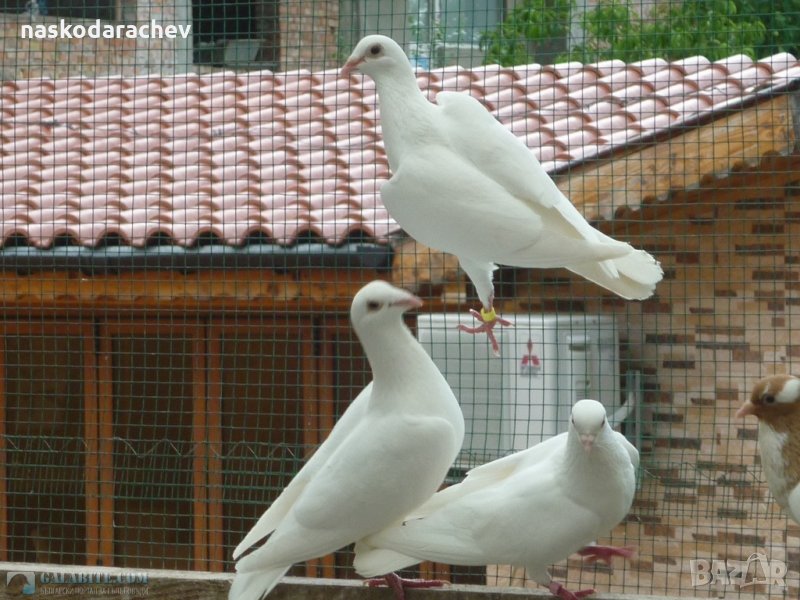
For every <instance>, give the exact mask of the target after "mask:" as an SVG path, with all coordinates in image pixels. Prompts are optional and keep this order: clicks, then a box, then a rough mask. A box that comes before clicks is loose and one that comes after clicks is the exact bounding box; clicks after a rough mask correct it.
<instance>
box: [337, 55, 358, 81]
mask: <svg viewBox="0 0 800 600" xmlns="http://www.w3.org/2000/svg"><path fill="white" fill-rule="evenodd" d="M362 62H364V59H363V58H351V59H350V60H348V61H347V62H346V63H344V66H343V67H342V69H341V70H340V71H339V77H341V78H343V79H350V75H352V74H353V71H355V70H356V69H358V65H360V64H361V63H362Z"/></svg>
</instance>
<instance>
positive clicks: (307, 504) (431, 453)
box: [229, 281, 464, 600]
mask: <svg viewBox="0 0 800 600" xmlns="http://www.w3.org/2000/svg"><path fill="white" fill-rule="evenodd" d="M421 305H422V301H421V300H420V299H419V298H417V297H416V296H414V295H412V294H410V293H409V292H406V291H405V290H401V289H398V288H396V287H393V286H391V285H389V284H388V283H386V282H383V281H375V282H372V283H369V284H367V285H366V286H364V287H363V288H362V289H361V290H360V291H359V292H358V293H357V294H356V295H355V297H354V298H353V303H352V307H351V310H350V317H351V320H352V323H353V328H354V329H355V332H356V334H357V335H358V338H359V340H360V341H361V344H362V346H363V348H364V352H365V354H366V356H367V359H368V360H369V364H370V367H371V368H372V375H373V379H372V382H371V383H370V384H369V385H367V387H365V388H364V390H363V391H362V392H361V393H360V394H359V395H358V396H357V397H356V399H355V400H354V401H353V402H352V403H351V405H350V406H349V407H348V409H347V410H346V411H345V413H344V414H343V415H342V417H341V418H340V419H339V421H338V422H337V423H336V425H335V426H334V428H333V430H332V431H331V433H330V435H329V436H328V438H327V439H326V440H325V442H324V443H323V444H322V445H321V446H320V447H319V448H318V449H317V451H316V452H315V453H314V455H313V456H312V457H311V458H310V459H309V460H308V462H307V463H306V464H305V466H304V467H303V468H302V469H301V470H300V472H298V473H297V475H295V477H294V478H293V479H292V481H291V482H290V483H289V485H288V486H287V487H286V489H284V490H283V492H282V493H281V494H280V496H278V498H277V499H276V500H275V501H274V502H273V503H272V505H271V506H270V507H269V509H268V510H267V511H266V512H265V513H264V514H263V515H262V517H261V518H260V519H259V520H258V522H257V523H256V524H255V526H254V527H253V529H252V530H251V531H250V532H249V533H248V534H247V535H246V536H245V538H244V539H243V540H242V542H241V543H240V544H239V545H238V546H237V547H236V549H235V550H234V552H233V558H234V559H238V562H237V563H236V577H235V578H234V581H233V585H232V586H231V589H230V592H229V598H230V600H259V599H261V598H263V597H264V596H266V595H267V594H268V593H269V592H270V591H271V590H272V589H273V588H274V587H275V585H276V584H277V583H278V581H279V580H280V579H281V577H282V576H283V575H284V574H285V573H286V571H287V570H288V569H289V567H291V566H292V564H294V563H296V562H300V561H304V560H309V559H312V558H316V557H319V556H324V555H326V554H329V553H331V552H334V551H336V550H338V549H339V548H342V547H344V546H346V545H348V544H350V543H352V542H355V541H356V540H358V539H360V538H362V537H364V536H366V535H369V534H371V533H375V532H377V531H380V530H381V529H383V528H384V527H387V526H389V525H390V524H392V523H396V522H398V521H399V520H401V519H402V518H403V517H404V516H405V515H407V514H408V513H409V512H411V511H413V510H414V509H415V508H416V507H418V506H419V505H420V504H422V503H423V502H425V501H426V500H428V499H429V498H430V497H431V496H432V495H433V493H434V492H436V490H437V489H438V488H439V486H440V485H441V484H442V481H443V480H444V477H445V475H446V474H447V471H448V469H449V467H450V465H451V464H452V463H453V460H454V459H455V457H456V455H457V453H458V451H459V450H460V448H461V444H462V441H463V438H464V417H463V415H462V413H461V409H460V407H459V405H458V402H457V400H456V398H455V396H454V395H453V392H452V391H451V389H450V387H449V386H448V384H447V381H445V379H444V377H443V376H442V374H441V373H440V372H439V370H438V369H437V368H436V365H435V364H434V363H433V361H432V360H431V359H430V357H429V356H428V355H427V354H426V352H425V350H424V349H423V348H422V346H420V344H419V343H418V342H417V340H416V339H415V338H414V336H413V335H412V334H411V332H410V331H409V329H408V328H407V327H406V326H405V324H404V323H403V314H404V313H405V312H406V311H408V310H409V309H414V308H418V307H420V306H421ZM264 538H267V540H266V542H265V543H264V544H263V545H261V546H260V547H259V548H257V549H255V550H254V551H252V552H251V553H250V554H247V555H246V556H243V554H244V552H245V551H246V550H248V549H249V548H250V547H251V546H254V545H255V544H257V543H258V542H260V541H261V540H263V539H264ZM396 580H397V578H396V577H395V578H393V581H396ZM397 597H398V598H401V597H402V587H401V588H400V590H399V593H398V595H397Z"/></svg>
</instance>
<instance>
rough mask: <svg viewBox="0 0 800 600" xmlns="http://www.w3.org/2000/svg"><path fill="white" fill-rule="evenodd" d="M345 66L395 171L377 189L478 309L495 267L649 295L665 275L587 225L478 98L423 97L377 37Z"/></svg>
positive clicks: (391, 45) (406, 68)
mask: <svg viewBox="0 0 800 600" xmlns="http://www.w3.org/2000/svg"><path fill="white" fill-rule="evenodd" d="M376 45H379V46H380V48H381V51H380V52H378V53H377V54H376V53H374V52H372V51H373V50H374V49H375V48H376ZM347 65H350V66H349V67H348V66H347ZM347 65H346V68H358V69H360V70H361V71H362V72H364V73H365V74H367V75H369V76H370V77H372V79H374V80H375V84H376V87H377V90H378V95H379V100H380V111H381V128H382V132H383V137H384V145H385V148H386V153H387V155H388V158H389V164H390V168H391V170H392V173H393V174H392V178H391V179H390V180H389V181H388V182H386V183H385V184H384V185H383V187H382V189H381V197H382V199H383V202H384V204H385V206H386V208H387V209H388V210H389V212H390V213H391V215H392V216H393V217H394V218H395V220H396V221H397V222H398V223H400V225H402V226H403V228H404V229H405V230H406V231H407V232H408V233H409V234H410V235H411V236H413V237H414V238H416V239H417V240H418V241H420V242H422V243H424V244H427V245H429V246H431V247H433V248H437V249H439V250H442V251H445V252H449V253H451V254H455V255H456V256H457V257H458V258H459V261H460V262H461V264H462V267H463V268H464V270H465V272H466V273H467V275H468V276H469V277H470V279H471V280H472V281H473V283H474V284H475V286H476V290H477V291H478V295H479V296H480V299H481V301H482V303H483V304H484V305H485V306H487V307H488V306H489V305H490V303H491V302H490V298H491V296H492V291H493V286H492V283H491V282H492V270H493V269H494V265H495V264H503V265H509V266H516V267H540V268H551V267H566V268H568V269H570V270H572V271H574V272H575V273H578V274H580V275H582V276H583V277H586V278H587V279H590V280H591V281H594V282H595V283H597V284H599V285H601V286H603V287H605V288H607V289H609V290H611V291H612V292H614V293H616V294H618V295H620V296H622V297H623V298H635V299H643V298H647V297H649V296H650V295H652V293H653V291H654V289H655V285H656V284H657V283H658V282H659V281H660V280H661V278H662V276H663V273H662V270H661V267H660V266H659V265H658V263H657V262H656V261H655V259H654V258H653V257H652V256H650V255H649V254H647V253H646V252H644V251H641V250H636V249H634V248H633V247H632V246H630V245H629V244H626V243H624V242H620V241H617V240H614V239H612V238H610V237H609V236H607V235H605V234H604V233H602V232H600V231H598V230H597V229H595V228H594V227H592V226H591V225H590V224H589V223H588V222H587V221H586V220H585V219H584V218H583V216H582V215H581V214H580V213H579V212H578V210H577V209H576V208H575V206H574V205H573V204H572V203H571V202H570V201H569V200H568V199H567V198H566V197H565V196H564V195H563V194H562V193H561V191H560V190H559V189H558V188H557V187H556V185H555V183H554V182H553V180H552V179H550V177H549V176H548V175H547V173H546V172H545V170H544V169H543V168H542V166H541V165H540V164H539V162H538V161H537V160H536V158H535V156H534V155H533V154H532V153H531V152H530V150H529V149H528V148H527V147H526V146H525V144H524V143H523V142H522V141H521V140H519V139H517V138H516V137H515V136H514V135H513V134H512V133H511V132H510V131H509V130H507V129H506V128H505V127H503V126H502V125H501V124H500V123H499V122H498V121H497V120H495V119H494V117H492V115H491V114H490V113H489V112H488V111H487V110H486V109H485V107H484V106H483V105H481V104H480V103H479V102H478V101H477V100H475V99H474V98H473V97H471V96H470V95H469V94H461V93H455V92H440V93H439V94H438V96H437V98H436V101H437V104H436V105H434V104H431V103H430V102H428V101H427V99H426V98H425V97H424V96H423V95H422V93H421V92H420V90H419V88H418V86H417V83H416V80H415V78H414V74H413V71H412V69H411V66H410V64H409V62H408V60H407V58H406V56H405V54H404V53H403V50H402V48H400V46H398V45H397V44H396V43H395V42H394V41H393V40H391V39H390V38H387V37H385V36H378V35H373V36H367V37H366V38H364V39H363V40H361V41H360V42H359V43H358V45H357V46H356V48H355V49H354V51H353V53H352V55H351V57H350V59H349V60H348V63H347Z"/></svg>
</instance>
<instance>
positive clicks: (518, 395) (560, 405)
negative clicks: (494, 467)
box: [417, 313, 626, 469]
mask: <svg viewBox="0 0 800 600" xmlns="http://www.w3.org/2000/svg"><path fill="white" fill-rule="evenodd" d="M505 317H506V318H509V319H510V320H511V321H512V322H513V323H514V326H513V327H502V328H501V327H496V328H495V330H494V331H495V334H496V335H497V339H498V341H499V342H500V349H501V356H500V357H499V358H498V357H495V356H494V355H493V354H492V352H491V349H490V347H489V344H488V342H487V340H486V336H485V335H476V336H471V335H468V334H465V333H463V332H461V331H459V330H458V329H457V326H458V324H459V323H465V324H472V321H473V320H472V317H471V316H469V315H464V314H459V313H438V314H421V315H419V316H418V318H417V332H418V337H419V341H420V343H421V344H422V346H423V347H424V348H425V349H426V351H427V352H428V354H429V355H430V356H431V358H432V359H433V361H434V362H435V363H436V365H437V366H438V367H439V369H440V370H441V371H442V373H443V374H444V376H445V378H446V379H447V381H448V383H449V384H450V386H451V387H452V388H453V392H454V393H455V395H456V397H457V398H458V399H459V402H460V403H461V408H462V410H463V412H464V418H465V421H466V436H465V439H464V446H463V449H462V452H461V454H460V455H459V459H458V461H457V465H456V466H457V467H459V468H463V469H469V468H471V467H473V466H476V465H478V464H482V463H484V462H487V461H490V460H494V459H496V458H498V457H500V456H505V455H506V454H509V453H511V452H516V451H518V450H523V449H525V448H528V447H530V446H532V445H534V444H536V443H538V442H540V441H542V440H544V439H547V438H549V437H551V436H553V435H555V434H557V433H561V432H562V431H566V429H567V426H568V423H569V416H570V411H571V407H572V405H573V404H574V403H575V402H576V401H578V400H580V399H582V398H593V399H594V400H598V401H600V402H602V403H603V404H605V405H606V409H607V411H608V415H609V420H610V422H611V424H612V426H613V425H616V421H619V420H621V419H622V418H624V416H625V412H626V411H625V407H623V406H622V404H623V402H622V390H621V386H620V368H619V337H618V334H617V327H616V323H615V320H614V317H612V316H606V315H585V314H570V315H552V314H514V315H511V316H509V315H505Z"/></svg>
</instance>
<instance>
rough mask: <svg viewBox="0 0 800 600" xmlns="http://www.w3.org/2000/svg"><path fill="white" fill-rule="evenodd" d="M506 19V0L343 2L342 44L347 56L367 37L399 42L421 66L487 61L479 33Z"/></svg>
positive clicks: (341, 13)
mask: <svg viewBox="0 0 800 600" xmlns="http://www.w3.org/2000/svg"><path fill="white" fill-rule="evenodd" d="M502 18H503V2H502V0H477V1H474V2H473V1H469V2H467V1H466V0H406V1H405V2H393V1H392V0H342V2H341V4H340V10H339V23H340V30H341V36H340V38H341V39H340V43H341V44H342V48H341V50H342V52H343V53H345V54H347V53H348V52H349V51H350V50H351V49H352V47H353V46H354V45H355V43H356V42H357V41H358V40H359V39H360V38H361V37H363V36H364V35H368V34H371V33H381V34H383V35H388V36H389V37H391V38H393V39H394V40H395V41H397V42H398V43H400V44H401V45H402V46H403V47H404V48H405V50H406V52H407V53H408V55H409V57H410V58H411V60H412V61H413V62H415V63H416V64H417V65H418V66H419V67H421V68H429V67H440V66H445V65H451V64H460V65H462V66H464V67H472V66H476V65H479V64H481V63H482V62H483V53H482V52H481V51H480V48H479V42H480V37H481V34H482V33H483V32H484V31H486V30H487V29H492V28H494V27H495V26H496V25H497V24H498V23H499V22H500V21H501V20H502Z"/></svg>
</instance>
